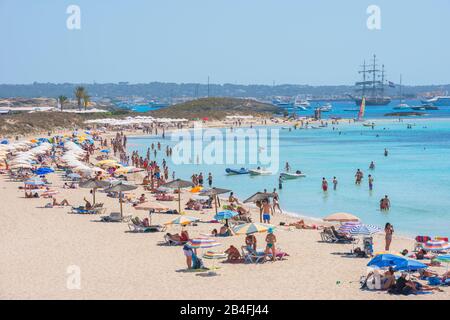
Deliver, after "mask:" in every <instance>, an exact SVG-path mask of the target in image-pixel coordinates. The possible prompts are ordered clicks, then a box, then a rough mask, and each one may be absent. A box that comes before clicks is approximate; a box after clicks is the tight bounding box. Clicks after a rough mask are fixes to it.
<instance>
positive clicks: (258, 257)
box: [241, 247, 266, 263]
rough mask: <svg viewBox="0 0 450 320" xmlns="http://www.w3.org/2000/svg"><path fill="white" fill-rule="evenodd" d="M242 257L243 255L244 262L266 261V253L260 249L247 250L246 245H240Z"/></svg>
mask: <svg viewBox="0 0 450 320" xmlns="http://www.w3.org/2000/svg"><path fill="white" fill-rule="evenodd" d="M241 250H242V253H241V255H242V257H244V262H245V263H262V262H264V261H266V254H265V253H264V252H261V251H254V250H248V249H247V248H246V247H242V248H241Z"/></svg>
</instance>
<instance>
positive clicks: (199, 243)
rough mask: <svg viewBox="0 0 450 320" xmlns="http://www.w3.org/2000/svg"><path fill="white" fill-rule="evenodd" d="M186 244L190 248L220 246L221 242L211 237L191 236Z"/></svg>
mask: <svg viewBox="0 0 450 320" xmlns="http://www.w3.org/2000/svg"><path fill="white" fill-rule="evenodd" d="M187 245H188V246H189V247H190V248H192V249H200V248H212V247H217V246H220V245H221V244H220V243H218V242H216V240H215V239H213V238H206V237H205V238H193V239H191V240H189V242H188V243H187Z"/></svg>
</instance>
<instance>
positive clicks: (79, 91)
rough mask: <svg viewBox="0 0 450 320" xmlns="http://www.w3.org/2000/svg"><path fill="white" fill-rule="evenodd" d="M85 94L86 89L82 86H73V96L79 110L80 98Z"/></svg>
mask: <svg viewBox="0 0 450 320" xmlns="http://www.w3.org/2000/svg"><path fill="white" fill-rule="evenodd" d="M85 95H86V89H84V87H81V86H79V87H76V88H75V97H76V98H77V103H78V110H81V99H83V97H84V96H85Z"/></svg>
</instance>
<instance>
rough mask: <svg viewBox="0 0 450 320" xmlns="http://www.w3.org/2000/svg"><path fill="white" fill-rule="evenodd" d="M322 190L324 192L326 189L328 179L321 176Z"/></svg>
mask: <svg viewBox="0 0 450 320" xmlns="http://www.w3.org/2000/svg"><path fill="white" fill-rule="evenodd" d="M322 190H323V191H324V192H325V191H327V190H328V181H327V179H325V178H322Z"/></svg>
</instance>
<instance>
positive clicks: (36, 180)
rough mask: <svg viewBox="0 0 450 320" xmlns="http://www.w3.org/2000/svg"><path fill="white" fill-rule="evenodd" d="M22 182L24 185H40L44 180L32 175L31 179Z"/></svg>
mask: <svg viewBox="0 0 450 320" xmlns="http://www.w3.org/2000/svg"><path fill="white" fill-rule="evenodd" d="M24 183H25V185H28V186H42V185H44V184H45V182H44V181H42V180H41V178H39V177H33V178H31V179H28V180H26V181H25V182H24Z"/></svg>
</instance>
